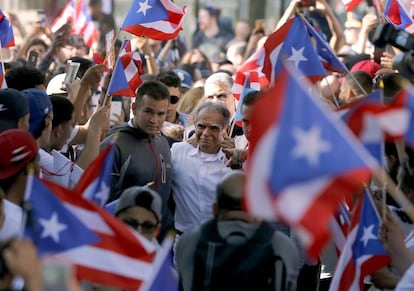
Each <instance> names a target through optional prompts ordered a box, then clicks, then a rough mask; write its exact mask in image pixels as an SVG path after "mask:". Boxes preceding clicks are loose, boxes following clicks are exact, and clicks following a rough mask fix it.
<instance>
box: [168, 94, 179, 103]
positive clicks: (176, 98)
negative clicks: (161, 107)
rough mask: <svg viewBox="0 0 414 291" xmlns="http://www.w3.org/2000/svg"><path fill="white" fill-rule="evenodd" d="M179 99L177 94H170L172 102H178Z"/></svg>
mask: <svg viewBox="0 0 414 291" xmlns="http://www.w3.org/2000/svg"><path fill="white" fill-rule="evenodd" d="M178 100H180V97H178V96H175V95H171V96H170V103H171V104H177V102H178Z"/></svg>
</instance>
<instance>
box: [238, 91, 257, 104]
mask: <svg viewBox="0 0 414 291" xmlns="http://www.w3.org/2000/svg"><path fill="white" fill-rule="evenodd" d="M259 95H260V91H256V90H255V91H250V92H249V93H247V94H246V96H244V98H243V103H242V105H245V106H251V105H253V104H254V102H256V100H257V97H258V96H259Z"/></svg>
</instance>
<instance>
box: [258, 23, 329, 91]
mask: <svg viewBox="0 0 414 291" xmlns="http://www.w3.org/2000/svg"><path fill="white" fill-rule="evenodd" d="M263 46H264V49H265V56H264V62H263V73H264V74H265V75H266V77H267V79H268V80H269V82H270V84H271V85H273V84H274V82H275V78H276V75H278V74H279V72H280V71H281V69H282V66H283V62H288V63H291V64H293V65H294V66H295V68H296V69H298V70H300V71H301V72H302V73H303V75H304V76H305V77H306V78H308V79H309V80H310V81H311V82H313V83H314V82H317V81H319V80H320V79H322V78H323V77H325V76H326V75H327V73H326V71H325V69H324V67H323V66H322V63H321V60H320V58H319V55H318V54H317V52H316V51H315V48H314V46H313V43H312V41H311V39H310V37H309V34H308V31H307V29H306V27H305V24H304V22H303V19H302V18H301V17H300V16H299V15H297V16H295V17H294V18H291V19H289V20H288V21H287V22H286V23H285V24H284V25H283V26H282V27H280V28H279V29H278V30H276V31H275V32H273V33H272V34H271V35H269V37H268V38H267V40H266V42H265V43H264V45H263Z"/></svg>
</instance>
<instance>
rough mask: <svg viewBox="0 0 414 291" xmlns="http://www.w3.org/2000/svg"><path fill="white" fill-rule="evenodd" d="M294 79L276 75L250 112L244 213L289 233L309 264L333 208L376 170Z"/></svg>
mask: <svg viewBox="0 0 414 291" xmlns="http://www.w3.org/2000/svg"><path fill="white" fill-rule="evenodd" d="M297 75H300V72H298V71H296V70H295V71H294V72H291V71H287V70H286V69H283V70H282V71H281V73H280V75H278V76H277V79H276V80H277V82H276V85H275V87H273V88H271V89H269V91H267V92H265V93H264V94H262V96H261V97H260V98H259V99H258V100H257V102H256V103H255V106H254V107H253V112H252V118H251V140H250V146H249V157H250V158H249V160H248V164H247V174H246V177H247V179H246V190H245V191H246V195H245V205H246V207H247V210H248V211H249V212H250V213H251V214H253V215H256V216H258V217H262V218H264V219H276V220H280V221H283V222H285V223H287V224H288V225H290V226H291V227H292V228H293V229H294V230H295V231H296V233H297V234H298V236H299V239H300V240H301V242H302V244H303V246H304V248H305V249H306V250H307V252H308V255H309V257H310V258H312V259H315V258H316V257H317V256H318V255H319V254H320V251H321V250H322V248H323V246H324V245H325V244H326V243H327V241H328V239H329V236H330V235H329V228H328V224H329V222H330V220H331V218H332V217H333V216H334V214H335V213H336V211H337V209H338V207H339V205H340V203H341V202H342V201H343V199H344V198H346V196H349V195H351V193H354V192H355V191H357V190H359V189H361V188H362V185H363V184H364V183H367V182H368V181H369V179H370V177H371V173H372V170H373V169H374V168H375V167H378V164H377V163H376V161H375V160H374V159H372V158H371V157H370V155H369V154H368V153H367V152H366V151H365V149H364V148H363V147H362V146H361V144H360V143H359V142H358V141H357V139H356V138H355V136H354V135H353V134H352V133H351V132H349V129H348V128H346V126H345V125H344V124H343V122H341V121H340V120H338V119H337V118H336V119H335V118H334V116H333V115H331V112H328V111H326V108H325V107H323V106H322V104H320V103H319V101H318V99H319V97H317V96H311V95H310V93H309V90H308V88H309V87H310V86H311V85H310V84H306V81H305V82H304V80H301V81H299V79H297V78H300V76H299V77H296V76H297ZM302 83H305V84H304V85H302ZM339 153H340V154H339ZM343 157H346V159H343ZM298 169H300V170H298Z"/></svg>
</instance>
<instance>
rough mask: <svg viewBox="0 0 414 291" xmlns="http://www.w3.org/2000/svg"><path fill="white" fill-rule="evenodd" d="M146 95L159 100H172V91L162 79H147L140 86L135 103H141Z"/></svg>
mask: <svg viewBox="0 0 414 291" xmlns="http://www.w3.org/2000/svg"><path fill="white" fill-rule="evenodd" d="M144 95H147V96H149V97H151V98H152V99H155V100H157V101H160V100H168V102H170V92H169V91H168V88H167V86H166V85H164V83H162V82H160V81H146V82H144V83H142V84H141V85H140V86H139V87H138V90H137V98H135V103H136V104H137V105H139V104H141V101H142V98H143V97H144Z"/></svg>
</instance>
